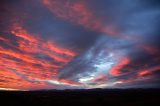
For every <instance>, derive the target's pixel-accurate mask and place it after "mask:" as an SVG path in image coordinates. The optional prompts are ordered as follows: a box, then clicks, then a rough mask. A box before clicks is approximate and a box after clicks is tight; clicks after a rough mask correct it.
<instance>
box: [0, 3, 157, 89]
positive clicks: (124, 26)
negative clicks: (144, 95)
mask: <svg viewBox="0 0 160 106" xmlns="http://www.w3.org/2000/svg"><path fill="white" fill-rule="evenodd" d="M159 17H160V2H159V0H12V1H11V0H1V1H0V90H39V89H92V88H159V87H160V79H159V78H160V41H159V39H160V32H159V27H160V18H159Z"/></svg>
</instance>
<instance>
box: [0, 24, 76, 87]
mask: <svg viewBox="0 0 160 106" xmlns="http://www.w3.org/2000/svg"><path fill="white" fill-rule="evenodd" d="M10 33H11V34H12V35H13V37H15V38H16V39H17V40H16V42H17V43H18V45H14V44H12V43H11V42H9V38H8V39H7V38H4V37H0V40H2V41H3V42H5V43H6V45H9V46H10V47H9V48H6V47H5V46H3V45H1V46H0V70H1V71H0V73H1V77H0V80H1V81H0V88H14V89H31V88H36V87H38V88H39V87H42V88H43V87H47V86H48V85H47V83H44V82H36V80H52V79H53V80H54V78H55V77H57V75H58V70H59V69H60V68H62V67H63V66H64V65H66V64H68V63H69V62H70V61H71V60H72V59H73V58H74V57H75V56H76V55H77V53H75V52H74V51H72V50H70V49H68V48H62V47H59V46H58V45H57V44H56V43H54V42H52V41H44V40H42V39H41V38H40V37H38V36H36V35H34V34H31V33H29V32H28V31H27V30H26V29H24V28H23V27H21V25H18V24H16V25H14V26H13V28H12V30H11V31H10ZM39 54H40V55H41V56H42V57H37V55H39ZM43 56H44V57H48V58H50V59H49V60H47V59H45V58H43ZM16 72H17V73H20V74H16ZM24 77H25V78H24ZM64 81H65V80H63V81H62V82H64ZM65 82H66V83H71V81H67V80H66V81H65Z"/></svg>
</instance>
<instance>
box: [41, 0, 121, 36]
mask: <svg viewBox="0 0 160 106" xmlns="http://www.w3.org/2000/svg"><path fill="white" fill-rule="evenodd" d="M42 1H43V4H44V5H45V6H46V7H47V8H48V9H49V10H50V11H51V12H52V13H53V14H54V15H55V16H56V17H58V18H60V19H63V20H66V21H68V22H70V23H72V24H74V25H79V26H82V27H84V28H86V29H89V30H92V31H98V32H103V33H107V34H110V35H116V34H118V33H117V32H115V31H114V30H113V28H111V27H110V26H106V25H105V24H104V22H103V20H102V19H101V18H99V17H97V16H96V15H95V13H94V11H91V9H90V8H89V7H88V5H87V3H86V1H85V0H79V1H73V2H70V1H67V0H66V1H61V0H42Z"/></svg>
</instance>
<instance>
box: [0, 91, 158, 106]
mask: <svg viewBox="0 0 160 106" xmlns="http://www.w3.org/2000/svg"><path fill="white" fill-rule="evenodd" d="M0 101H1V103H5V104H9V105H11V106H13V105H14V106H17V105H21V106H22V105H27V106H32V105H35V106H37V105H43V106H46V105H50V106H54V105H58V106H59V105H61V104H65V105H66V106H70V105H75V106H77V105H81V106H83V105H85V104H87V105H89V106H90V105H91V106H93V105H97V106H101V105H103V104H106V105H109V106H112V105H118V106H137V105H138V106H143V105H147V106H148V105H150V106H155V105H158V106H159V105H160V89H88V90H82V89H79V90H39V91H10V92H9V91H0Z"/></svg>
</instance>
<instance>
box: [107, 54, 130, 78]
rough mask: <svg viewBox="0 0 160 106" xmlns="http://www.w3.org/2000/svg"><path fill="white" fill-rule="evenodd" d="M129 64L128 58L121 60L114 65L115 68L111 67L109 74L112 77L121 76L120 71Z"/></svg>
mask: <svg viewBox="0 0 160 106" xmlns="http://www.w3.org/2000/svg"><path fill="white" fill-rule="evenodd" d="M129 63H130V59H129V58H127V57H125V58H122V59H121V61H120V62H119V63H118V64H116V65H115V66H113V67H112V69H111V71H110V74H111V75H114V76H118V75H121V74H122V72H121V69H122V68H123V67H124V66H126V65H127V64H129Z"/></svg>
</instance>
